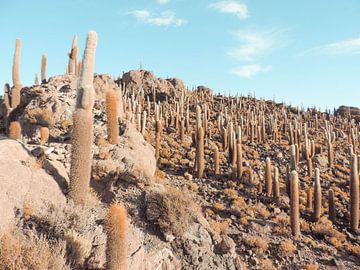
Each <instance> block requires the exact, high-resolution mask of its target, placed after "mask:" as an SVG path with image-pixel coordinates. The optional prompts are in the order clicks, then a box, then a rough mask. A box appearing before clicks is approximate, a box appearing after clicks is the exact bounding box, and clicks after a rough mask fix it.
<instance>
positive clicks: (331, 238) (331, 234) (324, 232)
mask: <svg viewBox="0 0 360 270" xmlns="http://www.w3.org/2000/svg"><path fill="white" fill-rule="evenodd" d="M313 232H314V233H315V234H317V235H318V236H320V237H324V238H325V240H326V241H327V242H328V243H330V244H332V245H333V246H335V247H340V246H341V245H342V243H343V242H344V241H345V240H346V236H345V234H343V233H341V232H339V231H337V230H336V229H334V226H333V223H332V222H331V221H330V220H329V219H327V217H325V216H323V217H322V218H321V219H320V220H319V221H318V222H317V223H316V224H315V225H314V226H313Z"/></svg>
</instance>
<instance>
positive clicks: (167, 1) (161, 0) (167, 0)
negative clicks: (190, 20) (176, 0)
mask: <svg viewBox="0 0 360 270" xmlns="http://www.w3.org/2000/svg"><path fill="white" fill-rule="evenodd" d="M156 2H158V3H159V4H161V5H164V4H167V3H169V2H170V0H156Z"/></svg>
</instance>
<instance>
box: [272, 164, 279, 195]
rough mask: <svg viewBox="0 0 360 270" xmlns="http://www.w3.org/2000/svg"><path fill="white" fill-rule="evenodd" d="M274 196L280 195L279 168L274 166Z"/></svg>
mask: <svg viewBox="0 0 360 270" xmlns="http://www.w3.org/2000/svg"><path fill="white" fill-rule="evenodd" d="M273 196H274V198H275V199H278V198H279V197H280V183H279V169H278V167H274V181H273Z"/></svg>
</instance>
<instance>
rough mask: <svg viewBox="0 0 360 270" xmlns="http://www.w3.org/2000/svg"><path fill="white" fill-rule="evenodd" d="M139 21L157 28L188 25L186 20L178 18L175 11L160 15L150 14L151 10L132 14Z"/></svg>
mask: <svg viewBox="0 0 360 270" xmlns="http://www.w3.org/2000/svg"><path fill="white" fill-rule="evenodd" d="M130 14H132V15H134V16H135V18H137V19H138V20H139V21H141V22H143V23H146V24H153V25H157V26H170V25H174V26H181V25H183V24H185V23H186V20H184V19H180V18H177V17H176V14H175V12H173V11H170V10H168V11H164V12H161V13H159V14H157V13H153V12H150V11H149V10H145V9H143V10H134V11H132V12H130Z"/></svg>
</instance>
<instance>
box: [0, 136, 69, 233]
mask: <svg viewBox="0 0 360 270" xmlns="http://www.w3.org/2000/svg"><path fill="white" fill-rule="evenodd" d="M0 149H1V152H0V172H1V174H0V206H1V210H0V212H1V219H0V234H1V233H2V232H4V230H6V228H8V226H9V225H11V223H12V222H13V221H14V217H15V214H16V213H15V212H16V211H17V209H19V210H20V211H22V210H23V208H24V205H26V206H27V207H29V208H31V209H33V210H37V209H41V208H42V207H45V206H46V205H47V204H54V205H57V206H61V205H63V204H65V202H66V200H65V196H64V194H63V193H62V191H61V189H60V187H59V185H58V183H57V182H56V181H55V180H54V178H53V177H52V176H51V175H49V174H47V173H46V172H45V171H44V170H43V169H40V168H38V167H37V164H36V162H35V159H34V158H33V157H32V156H31V155H30V154H29V152H28V151H27V150H26V148H25V147H24V146H23V145H22V144H21V143H19V142H17V141H14V140H9V139H0Z"/></svg>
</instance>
